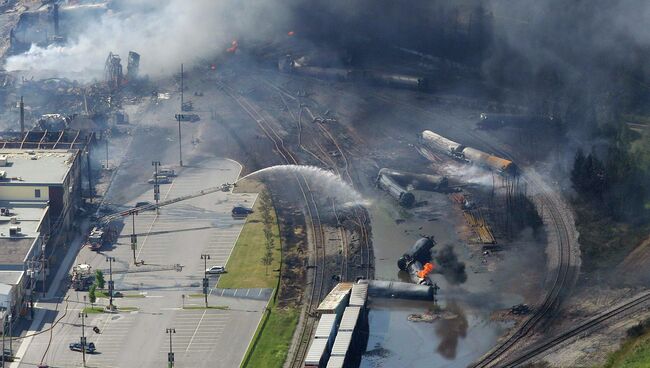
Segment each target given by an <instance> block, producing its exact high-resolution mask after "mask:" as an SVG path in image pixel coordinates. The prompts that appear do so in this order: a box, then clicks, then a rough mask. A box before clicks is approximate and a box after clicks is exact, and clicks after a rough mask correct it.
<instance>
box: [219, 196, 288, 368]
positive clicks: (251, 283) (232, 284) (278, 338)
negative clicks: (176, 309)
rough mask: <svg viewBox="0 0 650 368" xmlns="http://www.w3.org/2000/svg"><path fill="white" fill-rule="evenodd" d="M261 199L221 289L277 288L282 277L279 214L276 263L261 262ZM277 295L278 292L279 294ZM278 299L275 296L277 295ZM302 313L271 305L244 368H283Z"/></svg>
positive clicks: (274, 229)
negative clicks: (280, 271) (266, 264)
mask: <svg viewBox="0 0 650 368" xmlns="http://www.w3.org/2000/svg"><path fill="white" fill-rule="evenodd" d="M260 203H261V201H260V199H259V198H258V200H257V201H256V202H255V206H254V207H253V210H254V211H255V212H254V213H253V214H251V215H249V216H248V219H246V224H245V225H244V228H243V229H242V232H241V234H240V235H239V239H238V240H237V244H235V248H234V249H233V251H232V254H231V255H230V258H229V259H228V263H227V264H226V270H227V271H228V272H227V273H226V274H224V275H222V276H221V277H220V278H219V283H218V286H219V287H220V288H273V289H275V288H277V286H278V278H279V276H280V274H279V272H278V269H279V268H280V264H281V257H282V254H281V252H280V249H281V241H280V229H279V227H278V225H277V217H276V214H275V211H271V214H272V219H273V223H274V224H275V226H274V227H273V234H274V237H275V242H274V244H275V249H274V250H273V263H272V264H271V265H270V266H268V273H267V267H266V266H265V265H264V264H262V262H261V259H262V256H263V255H264V253H265V238H264V223H263V221H262V213H261V210H260ZM276 292H277V290H276ZM273 295H274V296H275V293H274V294H273ZM299 316H300V311H299V309H297V308H278V307H277V306H276V304H275V298H273V299H272V300H271V301H270V302H269V308H268V309H267V311H266V312H265V313H264V316H263V317H262V320H261V322H260V325H259V326H257V331H255V335H254V336H253V339H252V340H251V344H250V346H249V347H248V350H247V351H246V355H245V358H244V361H243V362H242V367H246V368H256V367H271V368H274V367H282V365H283V364H284V360H285V359H286V357H287V352H288V350H289V345H290V344H291V338H292V337H293V331H294V330H295V329H296V325H297V324H298V318H299Z"/></svg>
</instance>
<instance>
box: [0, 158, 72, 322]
mask: <svg viewBox="0 0 650 368" xmlns="http://www.w3.org/2000/svg"><path fill="white" fill-rule="evenodd" d="M80 166H81V165H80V151H79V150H77V149H57V150H31V149H30V150H21V149H3V150H0V291H1V292H0V308H2V312H1V313H6V314H8V315H13V316H16V315H18V314H24V313H26V311H27V307H28V306H29V298H27V297H28V296H29V295H30V293H31V292H32V291H33V290H34V289H35V288H36V287H37V285H43V283H44V281H45V276H46V273H47V267H48V265H47V263H48V258H49V257H50V256H51V255H52V253H54V251H55V250H56V247H57V246H58V245H59V244H61V243H63V242H65V241H67V240H69V239H68V237H69V236H70V235H71V234H72V232H70V231H68V230H69V229H70V228H71V227H72V224H73V219H74V215H75V213H76V212H77V209H78V208H79V206H80V204H81V182H80V180H81V179H80V171H81V170H80Z"/></svg>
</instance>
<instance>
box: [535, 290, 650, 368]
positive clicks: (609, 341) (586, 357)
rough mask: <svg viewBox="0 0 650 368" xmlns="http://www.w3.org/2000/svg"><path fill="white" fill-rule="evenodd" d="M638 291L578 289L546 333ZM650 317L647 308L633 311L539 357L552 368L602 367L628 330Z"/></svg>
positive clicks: (602, 309)
mask: <svg viewBox="0 0 650 368" xmlns="http://www.w3.org/2000/svg"><path fill="white" fill-rule="evenodd" d="M641 290H642V289H640V288H621V289H612V288H609V287H600V288H599V287H590V288H585V289H581V290H580V291H579V292H577V293H575V294H574V295H572V296H571V298H569V299H568V300H567V302H566V303H565V307H564V308H562V310H561V311H560V315H561V316H562V318H558V319H557V321H558V323H557V324H555V325H554V326H553V328H552V329H551V330H549V331H548V333H549V334H555V333H559V332H560V331H562V330H564V329H568V328H570V327H572V326H575V325H576V324H578V323H580V322H582V321H584V320H586V319H588V318H590V317H593V316H595V315H598V314H599V313H602V312H604V311H605V310H607V309H608V308H611V307H612V306H614V305H615V304H617V303H619V302H622V301H624V300H626V299H629V298H630V297H632V296H634V295H636V294H637V293H638V292H639V291H641ZM647 318H650V306H647V305H646V306H645V307H644V308H639V309H635V310H634V311H633V312H632V313H627V314H626V315H624V316H620V317H617V318H614V319H612V320H609V321H607V322H605V323H604V324H602V325H600V326H598V327H596V328H594V329H593V330H591V331H590V333H587V334H583V335H581V336H579V337H578V338H574V339H572V340H570V341H567V342H565V343H563V344H561V345H559V346H557V347H556V348H554V349H553V350H551V351H550V352H549V353H548V354H547V355H546V356H544V357H543V358H540V359H539V361H544V362H546V363H548V364H549V365H550V366H552V367H576V368H582V367H585V368H587V367H595V366H599V365H601V364H604V363H605V361H606V360H607V356H608V355H609V354H610V353H612V352H614V351H616V350H617V349H618V348H619V347H620V345H621V343H622V342H623V341H624V339H625V337H626V333H627V330H628V329H629V328H630V327H632V326H634V325H636V324H637V323H639V322H641V321H643V320H646V319H647Z"/></svg>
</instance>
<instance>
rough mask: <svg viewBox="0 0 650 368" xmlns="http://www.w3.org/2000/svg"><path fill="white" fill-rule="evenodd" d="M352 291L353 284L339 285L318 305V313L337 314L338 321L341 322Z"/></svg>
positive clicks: (343, 283) (344, 283) (342, 283)
mask: <svg viewBox="0 0 650 368" xmlns="http://www.w3.org/2000/svg"><path fill="white" fill-rule="evenodd" d="M350 290H352V283H351V282H341V283H338V284H337V285H336V286H334V288H333V289H332V291H330V292H329V294H327V296H326V297H325V299H323V301H322V302H321V303H320V304H319V305H318V309H317V312H318V313H320V314H336V316H337V318H336V321H337V322H338V321H340V319H341V316H342V315H343V311H344V310H345V307H347V305H348V301H349V300H350Z"/></svg>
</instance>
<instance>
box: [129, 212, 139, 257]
mask: <svg viewBox="0 0 650 368" xmlns="http://www.w3.org/2000/svg"><path fill="white" fill-rule="evenodd" d="M135 215H137V212H133V213H132V214H131V218H132V219H133V223H132V227H131V249H132V250H133V264H134V265H136V266H137V265H138V262H136V260H135V250H136V248H137V247H138V236H137V235H136V234H135Z"/></svg>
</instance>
